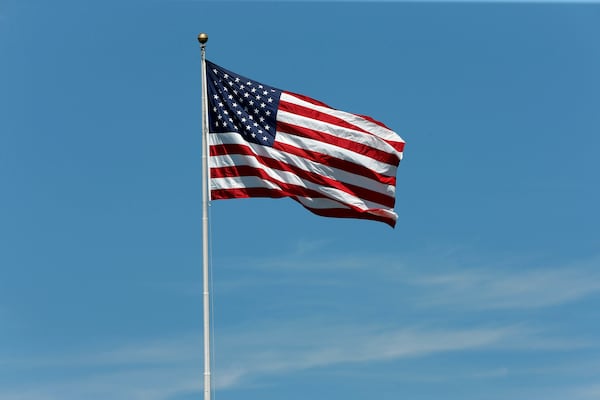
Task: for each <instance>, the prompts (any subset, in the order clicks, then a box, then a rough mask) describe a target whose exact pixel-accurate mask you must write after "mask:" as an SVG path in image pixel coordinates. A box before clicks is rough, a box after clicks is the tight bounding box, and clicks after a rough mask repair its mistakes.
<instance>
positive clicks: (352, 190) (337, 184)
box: [210, 145, 394, 208]
mask: <svg viewBox="0 0 600 400" xmlns="http://www.w3.org/2000/svg"><path fill="white" fill-rule="evenodd" d="M210 153H211V156H213V155H226V154H242V155H246V156H252V157H254V158H255V159H256V160H257V161H258V162H260V163H261V164H262V165H265V166H267V167H268V168H272V169H275V170H279V171H284V172H289V173H292V174H294V175H296V176H298V177H299V178H300V179H302V180H304V181H307V182H312V183H314V184H317V185H320V186H325V187H331V188H335V189H338V190H341V191H343V192H345V193H349V194H352V195H354V196H356V197H359V198H361V199H364V200H368V201H372V202H375V203H378V204H381V205H383V206H386V207H390V208H393V207H394V196H389V195H386V194H384V193H380V192H376V191H373V190H370V189H367V188H364V187H362V186H358V185H354V184H352V183H347V182H341V181H339V180H336V179H332V178H331V177H328V176H324V175H320V174H318V173H313V172H308V171H305V170H303V169H299V168H295V167H294V166H293V165H289V164H286V163H284V162H281V161H278V160H275V159H273V158H270V157H262V156H258V155H256V154H254V153H253V152H252V151H251V150H250V148H248V147H247V146H242V145H218V146H211V147H210ZM240 167H245V166H240ZM240 167H237V168H240ZM221 168H226V167H218V168H216V169H221ZM248 168H251V169H252V170H256V168H255V167H248ZM212 170H213V169H211V177H212V176H213V174H212ZM228 176H229V175H228ZM239 176H259V175H256V173H245V174H239ZM215 177H216V176H215ZM260 177H261V178H264V179H268V180H271V181H272V182H275V183H277V184H280V182H279V181H275V180H273V179H272V178H270V177H269V176H268V175H266V174H265V175H264V176H263V175H262V170H261V175H260ZM334 178H335V177H334ZM311 197H314V196H311ZM319 197H323V195H319Z"/></svg>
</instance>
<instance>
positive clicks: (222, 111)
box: [206, 61, 404, 227]
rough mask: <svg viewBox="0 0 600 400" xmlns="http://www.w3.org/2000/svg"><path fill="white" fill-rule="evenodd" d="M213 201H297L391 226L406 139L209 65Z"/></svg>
mask: <svg viewBox="0 0 600 400" xmlns="http://www.w3.org/2000/svg"><path fill="white" fill-rule="evenodd" d="M206 77H207V78H206V80H207V82H206V83H207V96H208V99H207V100H208V126H209V134H208V143H209V167H210V195H211V199H213V200H217V199H231V198H247V197H270V198H281V197H290V198H292V199H294V200H296V201H297V202H299V203H300V204H301V205H302V206H304V207H305V208H307V209H308V210H310V211H311V212H313V213H315V214H317V215H321V216H326V217H338V218H360V219H369V220H375V221H381V222H384V223H386V224H388V225H390V226H392V227H394V226H395V224H396V220H397V218H398V216H397V214H396V213H395V212H394V205H395V192H396V170H397V168H398V165H399V163H400V160H401V159H402V153H403V150H404V141H403V140H402V139H401V138H400V136H398V135H397V134H396V133H395V132H394V131H392V130H390V129H389V128H388V127H386V126H385V125H384V124H382V123H381V122H378V121H376V120H374V119H372V118H370V117H367V116H363V115H358V114H352V113H348V112H344V111H340V110H336V109H333V108H331V107H329V106H327V105H326V104H324V103H321V102H320V101H317V100H314V99H311V98H309V97H306V96H303V95H300V94H295V93H291V92H287V91H284V90H280V89H277V88H274V87H272V86H269V85H266V84H263V83H260V82H257V81H254V80H252V79H248V78H245V77H243V76H241V75H238V74H236V73H233V72H231V71H228V70H226V69H224V68H222V67H220V66H218V65H216V64H214V63H212V62H210V61H206Z"/></svg>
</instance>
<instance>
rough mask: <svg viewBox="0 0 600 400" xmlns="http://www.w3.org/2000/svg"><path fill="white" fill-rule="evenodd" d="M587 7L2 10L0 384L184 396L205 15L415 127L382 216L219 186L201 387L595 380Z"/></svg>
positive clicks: (195, 254) (205, 5)
mask: <svg viewBox="0 0 600 400" xmlns="http://www.w3.org/2000/svg"><path fill="white" fill-rule="evenodd" d="M50 3H52V4H50ZM583 3H593V2H580V3H578V4H575V3H560V2H556V1H552V2H548V3H544V2H540V1H536V2H531V3H517V2H494V3H491V2H486V1H482V2H459V3H453V2H448V1H442V2H437V3H427V2H380V3H368V2H348V3H343V2H331V3H316V2H250V1H244V2H241V1H240V2H203V1H167V0H148V1H134V0H129V1H120V2H116V1H97V2H89V1H88V2H79V1H67V0H59V1H55V2H46V1H41V0H30V1H17V0H3V1H1V2H0V54H1V55H2V57H1V60H0V187H2V191H1V192H0V193H1V195H0V398H1V399H3V400H55V399H57V400H58V399H60V400H76V399H77V400H79V399H90V400H94V399H113V400H138V399H145V400H146V399H147V400H188V399H197V398H200V397H201V396H202V393H201V392H202V365H203V364H202V296H201V284H202V282H201V259H202V254H201V187H200V178H201V171H200V166H201V159H200V154H201V150H200V146H201V138H200V123H201V121H200V69H199V61H200V52H199V48H198V44H197V41H196V36H197V34H198V33H200V32H208V34H209V42H208V46H207V56H208V58H209V59H210V60H211V61H213V62H215V63H217V64H219V65H221V66H223V67H225V68H227V69H230V70H232V71H235V72H237V73H239V74H242V75H245V76H248V77H251V78H253V79H256V80H259V81H263V82H264V83H267V84H270V85H273V86H276V87H280V88H283V89H287V90H290V91H294V92H298V93H302V94H305V95H308V96H311V97H314V98H316V99H319V100H321V101H323V102H325V103H327V104H329V105H331V106H333V107H336V108H340V109H342V110H345V111H351V112H356V113H360V114H366V115H370V116H372V117H374V118H376V119H379V120H381V121H383V122H384V123H385V124H386V125H388V126H389V127H391V128H392V129H394V130H396V131H397V132H398V133H399V134H400V135H401V136H402V137H403V138H404V139H405V140H406V142H407V146H406V151H405V158H404V160H403V161H402V163H401V165H400V168H399V170H398V189H397V206H396V211H397V213H398V214H399V221H398V224H397V227H396V229H391V228H389V227H388V226H386V225H384V224H382V223H376V222H372V221H359V220H340V219H328V218H323V217H318V216H315V215H312V214H310V213H308V212H307V211H305V210H304V209H303V208H302V207H300V206H299V205H297V204H296V203H295V202H293V201H291V200H286V199H280V200H269V199H250V200H227V201H217V202H213V203H212V205H211V213H210V214H211V215H210V218H211V238H212V246H211V254H212V258H211V260H212V271H213V279H212V288H213V294H214V339H215V340H214V370H213V372H214V385H215V388H216V398H218V399H221V400H227V399H238V398H244V399H248V400H252V399H261V400H269V399H281V398H286V399H288V400H293V399H306V398H311V399H328V400H330V399H345V400H353V399H372V398H378V399H382V400H388V399H389V400H396V399H399V398H406V399H411V400H424V399H436V400H437V399H440V398H443V399H446V400H449V399H461V400H471V399H473V400H483V399H486V400H497V399H507V398H510V399H513V400H531V399H545V400H555V399H570V400H587V399H597V398H599V397H600V361H599V360H600V348H599V346H600V341H599V338H600V323H599V321H600V250H599V249H600V232H599V227H600V212H599V211H598V204H600V186H599V185H598V171H600V161H599V158H598V153H599V151H600V139H599V135H598V134H599V133H600V113H599V112H598V110H599V109H600V77H599V75H598V71H600V50H599V48H598V40H597V38H598V37H600V5H597V4H583Z"/></svg>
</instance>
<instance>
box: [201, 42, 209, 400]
mask: <svg viewBox="0 0 600 400" xmlns="http://www.w3.org/2000/svg"><path fill="white" fill-rule="evenodd" d="M207 40H208V35H206V34H203V33H201V34H200V35H198V41H199V42H200V48H201V60H202V66H201V69H202V282H203V306H204V400H210V397H211V373H210V356H211V354H210V292H209V271H208V267H209V260H208V202H209V197H210V191H209V190H210V188H209V186H208V185H209V177H208V174H209V169H208V114H207V99H206V91H207V87H206V62H205V47H206V41H207Z"/></svg>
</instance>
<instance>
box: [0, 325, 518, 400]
mask: <svg viewBox="0 0 600 400" xmlns="http://www.w3.org/2000/svg"><path fill="white" fill-rule="evenodd" d="M306 324H309V323H308V322H307V323H306ZM259 328H260V329H256V330H254V331H244V332H243V333H224V334H223V335H222V337H221V338H220V339H219V341H218V343H219V346H218V347H217V349H216V356H217V368H216V371H215V372H216V374H215V386H216V387H217V388H219V389H226V388H233V387H239V386H240V385H244V384H245V383H248V382H252V381H254V380H256V379H261V378H263V379H264V378H265V377H267V376H274V375H278V374H284V373H289V372H295V371H301V370H307V369H311V368H322V367H328V366H332V365H338V364H350V363H353V364H356V363H362V364H368V363H372V362H381V361H388V360H395V359H400V358H406V357H422V356H425V355H431V354H434V353H441V352H452V351H473V350H478V349H485V348H490V347H496V346H501V345H502V344H503V343H507V342H510V341H511V340H512V339H513V338H514V337H517V336H519V335H520V334H521V333H523V332H522V330H521V329H520V328H516V327H499V328H473V329H456V330H427V329H423V328H411V329H383V328H376V327H370V328H367V327H364V326H333V325H330V326H320V324H315V325H314V326H310V328H307V327H306V326H305V327H304V329H299V328H298V326H297V325H295V324H287V325H285V324H283V325H277V326H275V325H273V326H260V327H259ZM298 332H302V334H298ZM201 365H202V362H201V346H200V343H199V340H198V338H197V337H195V336H185V337H181V338H174V339H171V340H163V341H155V342H151V343H144V344H136V345H131V346H122V347H118V348H115V349H110V350H107V351H91V352H88V353H87V354H74V355H70V356H69V355H60V356H58V355H46V357H45V358H37V359H29V360H27V359H21V360H20V361H19V363H17V364H14V363H7V364H5V365H4V366H0V371H1V370H2V369H3V368H11V369H14V368H17V369H18V370H20V371H21V372H22V373H26V371H39V370H40V369H49V370H57V369H60V370H61V371H62V373H61V378H60V379H55V380H51V381H49V380H46V381H45V380H43V379H42V380H39V381H38V382H37V384H36V385H34V386H32V385H31V384H30V382H29V383H28V384H27V385H26V386H23V387H18V385H17V384H15V385H13V386H12V387H8V388H7V387H4V388H3V389H1V390H0V398H2V399H5V400H54V399H57V400H58V399H60V400H70V399H81V398H86V399H101V398H102V399H105V398H111V399H115V400H120V399H128V400H137V399H140V400H141V399H145V400H167V399H169V398H170V397H172V396H175V395H182V394H185V393H190V392H198V391H200V390H201V389H202V387H201V382H202V379H201V375H202V373H201V370H200V369H201ZM107 371H110V372H107ZM33 375H35V373H33Z"/></svg>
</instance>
